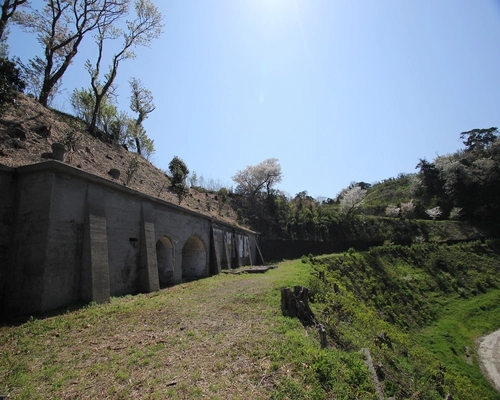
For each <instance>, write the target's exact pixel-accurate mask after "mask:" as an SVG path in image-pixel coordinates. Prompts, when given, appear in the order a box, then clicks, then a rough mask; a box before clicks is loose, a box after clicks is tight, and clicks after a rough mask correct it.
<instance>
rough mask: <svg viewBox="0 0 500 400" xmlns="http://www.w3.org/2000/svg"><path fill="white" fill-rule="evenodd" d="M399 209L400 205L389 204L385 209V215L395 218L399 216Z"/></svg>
mask: <svg viewBox="0 0 500 400" xmlns="http://www.w3.org/2000/svg"><path fill="white" fill-rule="evenodd" d="M400 211H401V208H400V207H397V206H395V205H394V204H389V205H388V206H387V207H386V209H385V215H387V216H388V217H391V218H397V217H399V212H400Z"/></svg>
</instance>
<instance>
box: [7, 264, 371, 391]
mask: <svg viewBox="0 0 500 400" xmlns="http://www.w3.org/2000/svg"><path fill="white" fill-rule="evenodd" d="M311 273H312V268H311V266H309V265H305V264H303V263H301V262H299V261H295V262H283V263H281V264H280V265H279V268H277V269H275V270H271V271H269V272H267V273H266V274H262V275H260V274H259V275H255V274H242V275H219V276H215V277H212V278H208V279H204V280H200V281H196V282H191V283H188V284H182V285H178V286H175V287H172V288H169V289H165V290H162V291H160V292H156V293H151V294H147V295H137V296H124V297H120V298H113V299H112V300H111V302H110V303H109V304H90V305H88V306H85V307H83V308H81V309H79V310H76V311H71V312H67V313H62V314H60V315H56V316H52V317H48V318H45V319H31V320H30V321H28V322H27V323H25V324H22V325H19V326H2V327H0V353H1V354H2V357H0V394H1V395H8V396H10V398H12V399H25V398H30V399H42V398H44V399H45V398H68V397H72V398H116V399H118V398H129V397H139V398H171V399H185V398H200V397H205V398H212V399H227V398H231V399H233V398H234V399H238V398H239V399H247V398H254V399H265V398H270V397H271V398H275V399H287V398H288V399H289V398H305V399H307V398H310V399H321V398H331V397H332V396H333V397H335V398H346V399H347V398H355V397H357V398H364V399H370V398H375V396H374V388H373V385H372V383H371V380H370V377H369V375H368V372H367V370H366V367H365V366H364V363H363V359H362V357H361V355H360V354H359V353H358V352H357V351H349V352H343V351H338V350H336V349H334V348H330V349H325V350H321V349H320V346H319V343H318V337H317V333H316V331H315V330H314V329H304V327H303V326H302V325H301V324H300V322H299V321H298V320H297V319H294V318H289V317H284V316H282V315H281V310H280V288H281V287H282V286H295V285H304V284H305V283H306V282H307V281H308V280H309V278H310V276H311Z"/></svg>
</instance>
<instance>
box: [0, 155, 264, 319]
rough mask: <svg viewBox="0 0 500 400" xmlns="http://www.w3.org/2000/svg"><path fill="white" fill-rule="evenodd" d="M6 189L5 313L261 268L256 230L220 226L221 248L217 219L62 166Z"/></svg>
mask: <svg viewBox="0 0 500 400" xmlns="http://www.w3.org/2000/svg"><path fill="white" fill-rule="evenodd" d="M0 189H6V190H1V191H0V193H2V195H1V196H0V218H2V221H4V222H2V224H1V225H0V250H1V249H2V248H3V253H1V252H0V257H3V260H6V261H7V262H5V263H2V268H0V278H2V277H3V278H5V279H3V280H2V281H1V282H6V284H5V285H0V291H2V292H3V296H1V297H0V302H1V303H0V306H1V307H0V309H2V310H4V314H6V315H33V314H39V313H44V312H46V311H48V310H52V309H55V308H58V307H63V306H66V305H68V304H71V303H74V302H77V301H97V302H102V301H107V300H109V298H110V296H120V295H124V294H134V293H138V292H150V291H154V290H158V289H159V288H160V285H163V286H164V285H170V284H176V283H180V282H182V281H185V280H190V279H197V278H201V277H205V276H208V275H210V274H214V273H218V272H220V270H221V268H234V267H237V266H241V265H248V264H251V263H252V261H253V260H256V256H255V254H256V248H255V246H252V245H251V244H252V243H256V241H255V237H254V234H253V233H252V232H250V231H245V230H241V229H239V228H236V227H232V226H228V225H225V224H223V223H216V224H217V226H218V228H217V229H218V231H219V232H222V236H223V237H224V240H220V241H218V240H216V239H214V234H213V232H214V230H213V226H214V221H213V220H211V219H210V218H208V217H206V216H204V215H201V214H197V213H195V212H192V211H190V210H187V209H184V208H182V207H179V206H177V205H174V204H171V203H168V202H165V201H161V200H159V199H155V198H153V197H150V196H147V195H144V194H142V193H139V192H136V191H134V190H131V189H128V188H124V187H122V186H120V185H118V184H115V183H114V182H111V181H107V180H105V179H102V178H100V177H96V176H93V175H90V174H87V173H85V172H82V171H80V170H78V169H75V168H72V167H69V166H67V165H65V164H63V163H59V162H55V161H52V162H46V163H43V164H39V165H32V166H27V167H22V168H19V169H18V170H17V171H16V172H15V173H14V172H13V171H3V170H0ZM6 193H7V194H6ZM14 199H15V201H14ZM12 216H13V217H12ZM2 246H3V247H2ZM2 254H3V255H2ZM215 254H219V255H221V254H222V255H224V257H226V260H227V262H226V264H225V265H224V266H222V265H221V259H220V257H219V258H217V257H215ZM4 265H7V267H3V266H4ZM2 292H0V295H1V294H2Z"/></svg>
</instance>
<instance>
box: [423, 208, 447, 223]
mask: <svg viewBox="0 0 500 400" xmlns="http://www.w3.org/2000/svg"><path fill="white" fill-rule="evenodd" d="M425 213H426V214H427V215H428V216H429V217H431V218H432V219H433V220H434V221H435V220H436V219H437V218H439V217H441V215H443V210H441V207H439V206H437V207H434V208H431V209H429V210H425Z"/></svg>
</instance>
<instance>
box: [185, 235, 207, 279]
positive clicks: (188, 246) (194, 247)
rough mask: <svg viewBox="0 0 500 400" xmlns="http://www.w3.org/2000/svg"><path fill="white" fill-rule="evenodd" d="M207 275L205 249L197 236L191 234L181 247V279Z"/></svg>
mask: <svg viewBox="0 0 500 400" xmlns="http://www.w3.org/2000/svg"><path fill="white" fill-rule="evenodd" d="M204 276H207V250H206V247H205V244H204V243H203V241H202V240H201V239H200V238H199V237H198V236H194V235H193V236H191V237H190V238H189V239H188V240H186V243H185V244H184V247H183V249H182V279H183V280H184V279H186V280H190V279H196V278H201V277H204Z"/></svg>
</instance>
